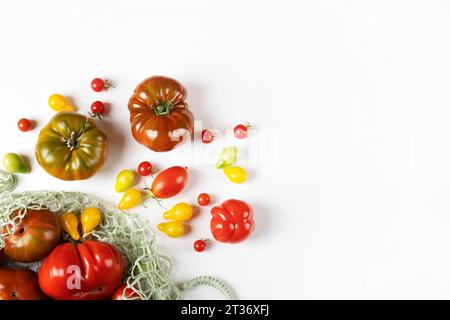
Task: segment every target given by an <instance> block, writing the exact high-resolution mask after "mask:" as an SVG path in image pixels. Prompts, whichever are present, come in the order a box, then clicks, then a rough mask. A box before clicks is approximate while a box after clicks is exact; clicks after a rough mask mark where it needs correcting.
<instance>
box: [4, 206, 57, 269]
mask: <svg viewBox="0 0 450 320" xmlns="http://www.w3.org/2000/svg"><path fill="white" fill-rule="evenodd" d="M60 241H61V225H60V222H59V219H58V216H57V215H56V214H54V213H53V212H51V211H49V210H31V209H28V210H27V214H26V216H25V218H23V220H22V222H21V224H20V225H19V226H18V227H17V229H16V231H15V233H14V234H13V235H12V236H11V237H10V238H8V239H7V240H6V241H5V248H4V250H5V255H7V256H8V257H9V258H10V259H11V260H13V261H17V262H24V263H28V262H34V261H38V260H41V259H42V258H44V257H45V256H47V255H48V254H49V253H50V252H51V251H52V250H53V248H55V247H56V246H57V245H58V244H59V242H60Z"/></svg>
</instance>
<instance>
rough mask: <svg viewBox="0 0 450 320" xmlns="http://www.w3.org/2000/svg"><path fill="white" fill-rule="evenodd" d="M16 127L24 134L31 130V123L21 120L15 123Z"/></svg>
mask: <svg viewBox="0 0 450 320" xmlns="http://www.w3.org/2000/svg"><path fill="white" fill-rule="evenodd" d="M17 127H18V128H19V130H20V131H23V132H26V131H28V130H30V129H31V121H30V120H28V119H25V118H22V119H20V120H19V121H18V122H17Z"/></svg>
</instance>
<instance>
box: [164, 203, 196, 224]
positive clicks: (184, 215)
mask: <svg viewBox="0 0 450 320" xmlns="http://www.w3.org/2000/svg"><path fill="white" fill-rule="evenodd" d="M193 213H194V210H193V209H192V206H191V205H190V204H188V203H186V202H180V203H177V204H176V205H174V206H173V207H172V208H171V209H170V210H168V211H166V212H164V213H163V218H164V219H166V220H175V221H187V220H190V219H191V218H192V215H193Z"/></svg>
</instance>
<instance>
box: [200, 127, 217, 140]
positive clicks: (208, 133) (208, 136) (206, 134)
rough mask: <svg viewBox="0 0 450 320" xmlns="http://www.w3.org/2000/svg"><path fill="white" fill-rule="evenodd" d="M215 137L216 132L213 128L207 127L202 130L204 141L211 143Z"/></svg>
mask: <svg viewBox="0 0 450 320" xmlns="http://www.w3.org/2000/svg"><path fill="white" fill-rule="evenodd" d="M213 138H214V133H213V132H212V131H211V130H209V129H205V130H203V131H202V142H203V143H210V142H211V141H212V139H213Z"/></svg>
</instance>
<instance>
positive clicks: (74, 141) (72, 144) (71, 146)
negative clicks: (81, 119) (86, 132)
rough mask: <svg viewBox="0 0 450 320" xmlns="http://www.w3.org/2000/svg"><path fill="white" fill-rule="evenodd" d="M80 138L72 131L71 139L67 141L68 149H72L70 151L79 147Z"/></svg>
mask: <svg viewBox="0 0 450 320" xmlns="http://www.w3.org/2000/svg"><path fill="white" fill-rule="evenodd" d="M77 140H78V137H77V134H76V132H75V131H72V132H71V133H70V137H69V138H68V139H67V140H66V145H67V148H69V149H70V151H73V150H74V149H76V148H77V147H78V141H77Z"/></svg>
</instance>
